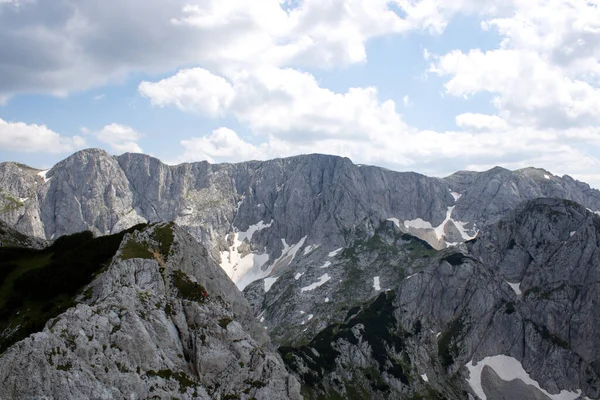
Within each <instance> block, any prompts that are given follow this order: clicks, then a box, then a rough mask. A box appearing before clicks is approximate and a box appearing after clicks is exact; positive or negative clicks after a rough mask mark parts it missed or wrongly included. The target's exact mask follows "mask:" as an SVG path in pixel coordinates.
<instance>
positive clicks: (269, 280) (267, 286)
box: [264, 277, 279, 293]
mask: <svg viewBox="0 0 600 400" xmlns="http://www.w3.org/2000/svg"><path fill="white" fill-rule="evenodd" d="M277 279H279V277H276V278H265V280H264V282H265V293H267V292H268V291H269V290H271V286H273V284H274V283H275V282H277Z"/></svg>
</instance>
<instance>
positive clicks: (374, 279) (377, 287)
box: [373, 276, 381, 291]
mask: <svg viewBox="0 0 600 400" xmlns="http://www.w3.org/2000/svg"><path fill="white" fill-rule="evenodd" d="M373 289H375V290H377V291H380V290H381V286H379V277H378V276H376V277H374V278H373Z"/></svg>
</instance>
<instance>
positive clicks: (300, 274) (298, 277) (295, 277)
mask: <svg viewBox="0 0 600 400" xmlns="http://www.w3.org/2000/svg"><path fill="white" fill-rule="evenodd" d="M302 275H304V272H298V273H297V274H296V276H294V279H295V280H298V279H300V277H301V276H302Z"/></svg>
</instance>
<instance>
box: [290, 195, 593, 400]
mask: <svg viewBox="0 0 600 400" xmlns="http://www.w3.org/2000/svg"><path fill="white" fill-rule="evenodd" d="M599 233H600V218H599V217H598V216H596V215H595V214H593V213H591V212H588V211H587V210H585V208H584V207H582V206H579V205H578V204H576V203H574V202H571V201H565V200H558V199H539V200H534V201H530V202H526V203H524V204H522V205H521V206H519V207H518V208H517V209H516V210H515V211H513V212H511V213H509V215H508V216H507V217H506V218H504V219H502V220H501V221H499V222H498V223H497V224H495V225H493V226H492V227H491V228H490V230H489V231H488V232H483V233H482V234H481V235H480V236H479V237H478V238H477V239H476V240H473V241H471V242H467V244H466V245H462V246H460V247H458V248H456V249H447V250H444V251H441V252H434V253H435V254H430V255H429V257H428V258H429V259H428V261H426V262H425V265H423V267H422V269H421V270H420V271H417V272H416V273H414V274H413V275H411V276H408V277H406V278H404V279H403V280H396V281H395V284H394V285H390V287H389V289H391V290H389V291H386V292H385V293H382V294H380V295H379V296H378V297H377V298H376V299H375V300H369V301H367V302H364V303H363V304H362V305H361V306H360V307H355V308H354V309H351V310H349V311H348V313H347V315H346V316H345V317H342V318H341V319H340V318H338V320H337V321H336V322H335V323H330V324H328V325H327V326H326V327H325V328H324V329H321V330H319V332H317V333H316V334H315V335H313V336H311V341H310V342H309V343H308V344H306V345H297V346H286V347H283V348H282V349H281V351H282V353H283V355H284V359H285V360H286V362H287V363H288V365H290V367H291V368H292V369H293V370H294V371H296V373H297V374H298V376H299V377H301V379H302V380H303V381H304V383H305V384H307V385H308V386H310V387H311V390H312V397H314V398H318V397H319V396H320V395H324V394H326V393H332V392H337V393H339V394H340V395H342V396H344V395H348V393H355V392H356V391H359V392H360V393H363V397H364V398H374V399H393V398H405V397H410V396H413V395H414V396H416V395H417V394H419V395H426V396H431V398H436V396H438V394H439V395H441V396H442V397H444V398H451V399H464V398H467V397H468V396H478V397H480V398H482V399H484V398H503V397H502V396H507V395H508V394H510V393H516V392H521V393H523V392H524V393H529V394H528V395H527V397H526V398H552V399H555V398H556V399H558V398H561V399H566V398H568V399H575V398H579V396H580V395H581V396H587V397H588V398H596V397H598V396H599V395H600V379H599V378H600V371H598V369H597V365H598V354H597V350H596V349H597V343H598V342H597V341H598V339H599V336H598V331H597V329H595V327H596V326H597V325H598V323H600V313H599V312H598V310H597V307H595V306H594V305H595V304H597V303H598V293H599V292H598V290H597V287H596V286H597V284H598V283H597V282H598V279H597V276H596V275H597V274H598V271H599V270H598V258H597V257H598V251H599V244H600V243H599V242H598V238H597V236H598V234H599ZM388 246H389V247H390V248H388V249H386V250H385V251H386V252H388V251H392V249H394V248H395V249H396V250H397V251H398V252H399V253H402V251H403V248H402V245H400V243H399V242H396V243H391V242H389V243H388ZM404 251H406V250H404ZM371 253H372V254H371V257H372V258H373V259H376V258H377V255H378V254H380V253H381V250H378V249H372V250H371ZM363 257H364V255H363ZM387 258H388V259H390V257H387ZM420 258H422V255H421V256H420ZM408 265H410V264H408ZM380 268H381V267H380ZM384 268H385V267H384ZM397 268H398V267H397V266H396V265H393V264H392V265H390V266H389V267H388V270H396V269H397ZM413 272H414V270H413ZM330 273H334V272H330ZM388 273H390V272H389V271H388ZM379 274H383V272H382V271H379ZM353 286H356V287H360V283H357V284H355V285H353ZM357 292H358V293H360V291H359V290H357ZM305 307H306V305H305ZM315 318H316V319H321V318H322V317H320V316H315V317H314V318H313V319H315ZM490 370H491V371H490Z"/></svg>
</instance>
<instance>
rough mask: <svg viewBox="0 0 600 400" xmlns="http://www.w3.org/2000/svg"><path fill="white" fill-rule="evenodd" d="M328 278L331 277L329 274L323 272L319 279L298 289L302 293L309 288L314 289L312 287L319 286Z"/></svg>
mask: <svg viewBox="0 0 600 400" xmlns="http://www.w3.org/2000/svg"><path fill="white" fill-rule="evenodd" d="M330 279H331V277H330V276H329V274H324V275H322V276H321V277H320V278H319V280H318V281H317V282H315V283H311V284H310V285H308V286H305V287H303V288H302V289H300V291H301V292H302V293H304V292H308V291H310V290H314V289H316V288H318V287H319V286H322V285H324V284H325V283H326V282H327V281H328V280H330Z"/></svg>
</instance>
